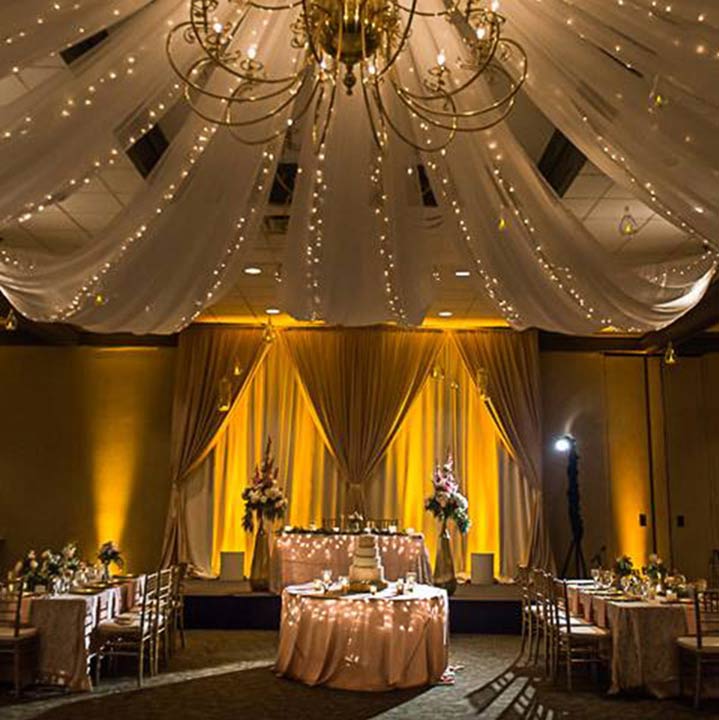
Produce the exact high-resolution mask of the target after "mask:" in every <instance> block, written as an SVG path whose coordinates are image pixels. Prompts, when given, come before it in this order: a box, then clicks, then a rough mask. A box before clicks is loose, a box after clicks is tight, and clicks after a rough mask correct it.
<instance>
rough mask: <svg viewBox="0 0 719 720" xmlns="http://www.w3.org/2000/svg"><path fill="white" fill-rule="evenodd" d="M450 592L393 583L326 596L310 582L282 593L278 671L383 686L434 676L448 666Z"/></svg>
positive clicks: (326, 681) (316, 681)
mask: <svg viewBox="0 0 719 720" xmlns="http://www.w3.org/2000/svg"><path fill="white" fill-rule="evenodd" d="M448 654H449V602H448V599H447V592H446V590H443V589H442V588H436V587H432V586H430V585H416V586H415V588H414V590H413V591H412V592H407V593H404V594H401V595H398V594H397V592H396V587H395V584H394V583H390V584H389V586H388V587H387V588H386V589H385V590H383V591H381V592H378V593H377V594H376V595H370V594H367V593H361V594H356V595H343V596H339V597H336V596H332V595H331V594H330V595H324V594H322V593H319V592H317V591H315V590H314V589H313V586H311V585H303V586H292V587H287V588H285V589H284V591H283V592H282V619H281V623H280V641H279V648H278V651H277V661H276V663H275V672H276V673H277V674H278V675H280V676H284V677H288V678H292V679H294V680H300V681H302V682H304V683H306V684H308V685H327V686H328V687H333V688H341V689H344V690H367V691H381V690H394V689H397V688H411V687H420V686H423V685H430V684H432V683H436V682H438V681H439V680H440V678H441V677H442V674H443V673H444V671H445V670H446V669H447V661H448Z"/></svg>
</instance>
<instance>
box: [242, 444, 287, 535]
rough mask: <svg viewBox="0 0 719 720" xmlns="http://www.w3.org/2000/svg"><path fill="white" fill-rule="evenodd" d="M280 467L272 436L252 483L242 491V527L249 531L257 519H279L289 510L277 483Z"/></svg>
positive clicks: (257, 466)
mask: <svg viewBox="0 0 719 720" xmlns="http://www.w3.org/2000/svg"><path fill="white" fill-rule="evenodd" d="M277 473H278V468H277V466H276V465H275V460H274V458H273V457H272V438H268V439H267V445H266V447H265V452H264V455H263V456H262V462H261V463H260V465H256V466H255V472H254V473H253V475H252V478H251V480H250V484H249V485H248V486H247V487H246V488H245V489H244V490H243V491H242V499H243V500H244V502H245V514H244V517H243V518H242V527H244V529H245V530H247V532H252V531H253V530H254V528H255V522H254V521H255V519H257V521H258V522H261V521H262V519H267V520H270V521H272V520H279V519H280V518H281V517H282V516H283V515H284V514H285V511H286V510H287V506H288V504H289V503H288V501H287V498H286V497H285V496H284V493H283V492H282V489H281V488H280V486H279V485H278V484H277Z"/></svg>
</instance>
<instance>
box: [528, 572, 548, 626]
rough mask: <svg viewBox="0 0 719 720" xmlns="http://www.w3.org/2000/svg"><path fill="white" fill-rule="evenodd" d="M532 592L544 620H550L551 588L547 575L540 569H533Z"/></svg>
mask: <svg viewBox="0 0 719 720" xmlns="http://www.w3.org/2000/svg"><path fill="white" fill-rule="evenodd" d="M530 575H531V583H530V591H531V595H532V597H533V600H534V602H535V603H536V604H537V607H538V610H539V612H540V614H541V616H542V618H543V619H545V620H548V619H549V613H550V607H549V602H550V588H549V583H548V582H547V575H546V573H545V572H544V570H542V569H540V568H533V569H532V571H531V573H530Z"/></svg>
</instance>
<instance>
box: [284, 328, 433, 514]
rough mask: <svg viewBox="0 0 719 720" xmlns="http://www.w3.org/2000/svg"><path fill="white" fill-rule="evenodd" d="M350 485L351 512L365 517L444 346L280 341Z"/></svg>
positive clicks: (379, 335)
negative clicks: (382, 467)
mask: <svg viewBox="0 0 719 720" xmlns="http://www.w3.org/2000/svg"><path fill="white" fill-rule="evenodd" d="M281 338H282V341H283V342H284V344H285V347H286V348H287V350H288V352H289V354H290V357H291V358H292V361H293V363H294V365H295V367H296V369H297V373H298V375H299V378H300V381H301V382H302V385H303V387H304V389H305V391H306V393H307V397H308V398H309V400H310V402H311V404H312V408H313V410H314V412H315V415H316V417H317V419H318V422H319V425H320V427H321V428H322V431H323V433H324V436H325V439H326V441H327V444H328V445H329V447H330V449H331V450H332V453H333V455H334V457H335V459H336V461H337V464H338V467H339V470H340V474H341V476H342V478H343V480H344V481H345V482H346V483H347V486H348V494H347V508H348V510H350V511H353V510H359V511H360V512H363V513H364V512H365V495H366V488H365V484H366V483H367V481H368V480H369V479H370V478H371V477H372V474H373V472H374V471H375V470H376V468H377V466H378V464H379V462H380V461H381V460H382V456H383V455H384V453H385V451H386V450H387V447H388V446H389V444H390V443H391V442H392V439H393V438H394V436H395V435H396V433H397V430H398V429H399V427H400V425H401V424H402V421H403V420H404V417H405V415H406V414H407V411H408V410H409V408H410V405H411V404H412V401H413V400H414V399H415V397H416V395H417V393H418V392H419V391H420V390H421V388H422V385H423V384H424V382H425V380H426V379H427V376H428V374H429V371H430V369H431V367H432V363H433V362H434V359H435V356H436V355H437V352H438V351H439V348H440V346H441V344H442V342H443V341H444V336H443V335H442V334H441V333H439V332H412V331H408V330H401V329H393V328H343V329H338V330H294V329H291V330H287V331H285V332H284V333H282V335H281Z"/></svg>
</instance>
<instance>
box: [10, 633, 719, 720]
mask: <svg viewBox="0 0 719 720" xmlns="http://www.w3.org/2000/svg"><path fill="white" fill-rule="evenodd" d="M276 642H277V634H276V633H274V632H266V631H235V632H226V631H225V632H219V631H194V632H190V633H188V648H187V649H186V650H185V651H181V652H178V653H177V654H176V655H175V656H174V657H173V659H172V661H171V665H170V668H169V669H168V671H167V672H165V673H163V674H162V675H160V676H159V677H157V678H153V679H151V680H150V681H148V684H147V686H146V687H143V689H142V690H137V689H136V687H135V685H134V683H133V682H132V681H131V680H130V679H129V678H113V679H107V680H105V681H103V683H102V684H101V686H100V688H98V689H97V690H96V691H95V692H93V693H92V694H85V695H62V694H57V693H48V691H47V690H43V689H38V690H35V691H33V692H32V693H30V694H29V696H28V697H27V698H26V699H24V700H23V701H22V702H20V703H17V702H13V701H12V700H11V699H10V696H9V695H8V693H7V691H6V690H4V689H3V690H2V691H0V692H2V693H4V694H3V695H2V697H0V718H3V719H5V718H7V720H26V719H27V720H29V719H30V718H42V720H93V719H94V718H98V720H128V718H132V720H161V719H162V720H165V719H168V720H185V719H187V720H200V719H202V720H239V719H240V718H252V719H253V720H273V719H275V718H277V719H278V720H279V719H284V718H296V719H297V720H364V719H366V718H382V719H383V720H397V719H399V718H402V719H406V720H439V719H440V718H477V717H481V718H487V719H489V720H491V719H492V718H499V717H500V716H502V717H504V718H505V719H507V720H509V718H537V719H538V718H546V719H547V720H555V719H557V720H559V719H560V718H562V719H564V718H578V719H579V720H596V719H598V718H606V719H609V718H612V719H613V718H621V719H622V720H660V719H661V720H665V719H666V718H672V719H673V718H677V720H682V719H683V718H696V717H697V716H699V717H716V718H719V704H717V703H713V704H707V705H706V706H705V708H704V709H702V711H701V712H700V713H699V714H698V715H697V714H696V713H694V712H693V711H692V710H691V709H690V707H689V705H688V703H686V702H679V701H674V700H671V701H662V702H660V701H657V700H651V699H648V698H609V697H607V696H606V694H605V692H604V690H603V689H602V688H597V687H594V686H593V685H592V684H591V683H590V682H589V681H588V680H587V681H584V682H582V681H581V680H580V681H579V683H578V686H579V687H578V689H577V690H575V692H574V693H572V694H571V695H570V694H569V693H567V692H565V691H564V690H562V689H561V688H554V687H551V686H548V685H546V684H544V683H541V682H534V681H533V680H532V678H530V677H528V676H522V675H514V674H511V673H506V674H504V675H503V674H502V673H503V671H504V670H505V669H506V668H507V667H508V666H509V664H510V663H511V661H512V660H513V658H514V656H515V654H516V652H517V648H518V640H517V638H514V637H507V636H487V635H458V636H453V637H452V642H451V662H452V663H454V664H457V665H463V666H464V668H463V669H462V670H461V671H459V672H458V674H457V681H456V684H455V685H453V686H438V687H432V688H427V689H423V690H413V691H397V692H391V693H352V692H343V691H339V690H330V689H327V688H321V687H319V688H310V687H306V686H304V685H302V684H300V683H296V682H292V681H289V680H284V679H281V678H277V677H275V675H274V674H273V673H272V669H271V666H272V662H273V659H274V654H275V648H276ZM493 678H499V679H498V681H497V682H496V683H495V685H494V686H493V687H484V686H486V684H487V682H488V681H490V680H492V679H493Z"/></svg>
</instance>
